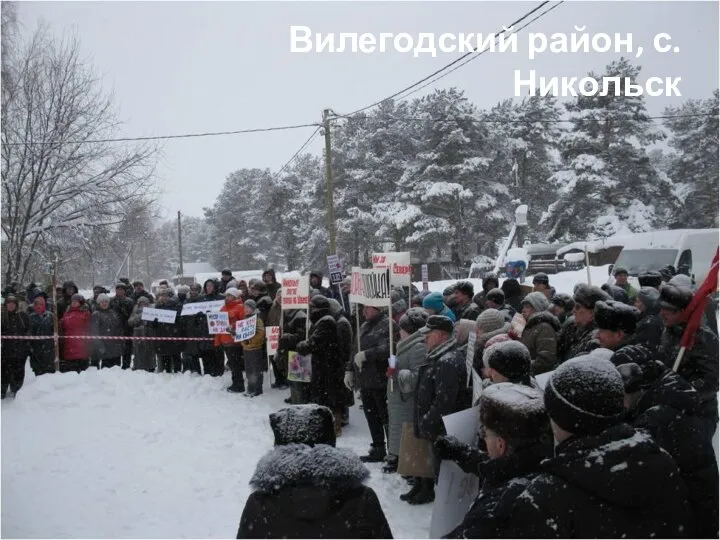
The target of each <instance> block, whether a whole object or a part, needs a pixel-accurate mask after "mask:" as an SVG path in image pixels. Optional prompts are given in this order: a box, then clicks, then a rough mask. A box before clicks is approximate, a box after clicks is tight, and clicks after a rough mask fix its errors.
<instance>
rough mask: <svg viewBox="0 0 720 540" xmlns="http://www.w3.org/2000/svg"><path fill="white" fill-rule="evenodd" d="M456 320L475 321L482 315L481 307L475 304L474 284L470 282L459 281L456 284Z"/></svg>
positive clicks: (454, 311)
mask: <svg viewBox="0 0 720 540" xmlns="http://www.w3.org/2000/svg"><path fill="white" fill-rule="evenodd" d="M454 296H455V304H456V305H455V307H454V308H453V313H455V319H456V320H458V321H459V320H460V319H468V320H471V321H474V320H476V319H477V318H478V315H480V311H481V309H480V307H479V306H478V305H477V304H475V303H474V302H473V301H472V299H473V296H475V289H474V287H473V284H472V283H470V282H469V281H459V282H458V283H456V284H455V294H454Z"/></svg>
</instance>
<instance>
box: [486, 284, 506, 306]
mask: <svg viewBox="0 0 720 540" xmlns="http://www.w3.org/2000/svg"><path fill="white" fill-rule="evenodd" d="M485 300H489V301H490V302H494V303H496V304H497V305H499V306H503V305H505V293H504V292H503V291H502V289H498V288H497V287H496V288H494V289H490V290H489V291H488V293H487V294H486V295H485Z"/></svg>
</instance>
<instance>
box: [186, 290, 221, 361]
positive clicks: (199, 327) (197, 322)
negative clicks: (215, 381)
mask: <svg viewBox="0 0 720 540" xmlns="http://www.w3.org/2000/svg"><path fill="white" fill-rule="evenodd" d="M201 291H202V287H201V286H200V284H199V283H193V284H192V285H190V291H189V292H188V296H187V298H186V299H185V304H184V305H188V304H195V303H198V302H202V301H203V297H202V296H201V294H200V293H201ZM178 318H179V324H180V335H181V336H182V337H189V338H207V339H208V341H187V342H185V346H184V347H183V351H182V360H183V361H182V363H183V369H184V370H185V371H190V372H192V373H198V374H199V373H201V370H200V357H201V356H203V355H204V354H205V353H206V352H207V351H208V350H211V349H214V347H213V341H212V340H211V339H210V332H209V331H208V326H207V317H206V316H205V313H202V312H199V313H193V314H192V315H182V310H181V311H180V314H178ZM207 372H208V366H206V367H205V373H207Z"/></svg>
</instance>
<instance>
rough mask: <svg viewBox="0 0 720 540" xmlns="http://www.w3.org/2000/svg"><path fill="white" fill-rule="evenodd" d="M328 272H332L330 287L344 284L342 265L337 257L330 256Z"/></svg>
mask: <svg viewBox="0 0 720 540" xmlns="http://www.w3.org/2000/svg"><path fill="white" fill-rule="evenodd" d="M327 264H328V270H329V271H330V285H338V284H340V283H342V264H341V263H340V258H339V257H338V256H337V255H328V258H327Z"/></svg>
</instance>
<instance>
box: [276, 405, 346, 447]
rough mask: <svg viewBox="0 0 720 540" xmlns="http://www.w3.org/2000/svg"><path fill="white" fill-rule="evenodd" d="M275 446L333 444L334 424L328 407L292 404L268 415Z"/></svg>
mask: <svg viewBox="0 0 720 540" xmlns="http://www.w3.org/2000/svg"><path fill="white" fill-rule="evenodd" d="M270 427H271V428H272V430H273V434H274V435H275V446H281V445H285V444H293V443H297V444H307V445H310V446H314V445H316V444H328V445H330V446H335V426H334V423H333V414H332V411H331V410H330V409H328V408H327V407H324V406H322V405H315V404H310V405H293V406H292V407H285V408H284V409H280V410H279V411H277V412H274V413H272V414H271V415H270Z"/></svg>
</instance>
